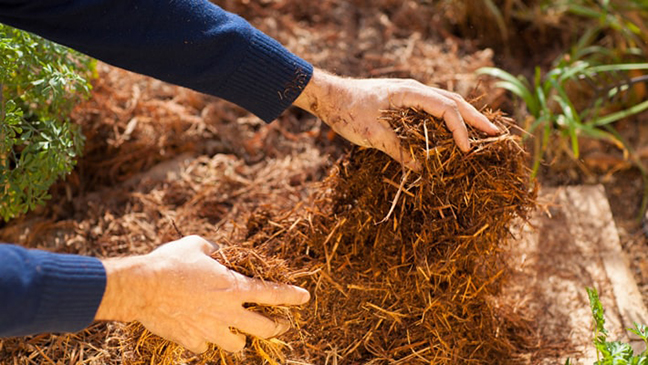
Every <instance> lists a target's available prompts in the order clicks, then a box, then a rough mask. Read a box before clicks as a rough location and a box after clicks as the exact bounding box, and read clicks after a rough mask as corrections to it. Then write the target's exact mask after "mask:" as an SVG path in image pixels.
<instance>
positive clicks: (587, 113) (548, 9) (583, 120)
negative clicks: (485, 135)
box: [479, 0, 648, 216]
mask: <svg viewBox="0 0 648 365" xmlns="http://www.w3.org/2000/svg"><path fill="white" fill-rule="evenodd" d="M532 4H535V7H536V8H535V10H533V9H532V5H528V6H527V5H524V4H522V3H518V2H515V3H513V6H512V8H511V7H509V8H506V9H509V10H507V13H506V14H505V15H506V16H504V15H501V14H500V15H499V16H498V18H502V19H509V18H514V19H520V18H525V19H527V20H529V21H531V22H533V21H535V19H537V18H538V16H539V15H538V14H554V16H555V14H559V16H558V18H559V19H562V21H560V22H556V23H557V24H560V26H561V27H565V33H567V34H571V35H572V36H573V37H574V38H573V43H572V44H571V46H570V47H569V48H568V49H566V50H565V51H564V53H562V54H561V55H560V56H559V57H558V58H557V59H556V60H555V61H554V62H553V64H552V66H551V68H549V70H546V71H544V72H543V70H542V69H541V68H540V67H539V66H537V67H536V68H535V74H534V76H533V77H531V78H529V79H527V78H525V77H524V76H518V77H515V76H513V75H511V74H510V73H508V72H506V71H504V70H501V69H497V68H483V69H481V70H479V72H481V73H483V74H488V75H491V76H494V77H496V78H498V79H499V80H500V81H499V82H498V83H497V86H499V87H502V88H504V89H506V90H509V91H510V92H512V93H513V94H514V95H515V96H516V97H518V98H519V99H520V100H521V101H522V102H523V103H524V105H525V107H526V111H527V113H528V114H527V116H528V117H525V118H524V119H525V120H526V123H525V124H526V125H525V128H526V129H527V130H528V131H529V132H531V133H533V132H536V131H537V130H538V129H541V131H540V132H539V135H541V138H539V139H537V140H536V150H535V158H534V164H533V175H534V176H535V175H536V174H537V172H538V170H539V167H540V163H541V161H542V159H543V158H544V156H545V154H546V152H547V148H548V142H549V140H550V137H551V136H553V135H556V134H557V135H560V136H562V137H564V138H568V139H569V140H570V142H571V154H572V156H573V158H574V159H578V158H579V155H580V151H579V146H578V136H579V135H587V136H589V137H593V138H599V139H606V140H608V141H611V142H613V143H614V144H615V145H616V146H618V147H619V148H620V149H622V150H623V152H624V156H626V158H628V159H629V160H630V161H631V162H632V163H634V164H635V165H636V166H637V168H638V169H639V170H640V171H641V173H642V175H643V179H644V185H645V191H644V196H643V201H642V205H641V211H640V214H639V215H640V216H643V212H644V211H645V210H646V208H647V207H648V169H646V167H645V166H644V165H643V163H642V162H641V160H640V158H639V157H638V156H637V154H636V153H635V152H634V150H633V149H632V148H631V146H630V145H629V144H628V143H627V142H626V141H625V140H624V139H623V138H622V137H621V135H620V134H619V133H618V132H617V131H616V129H615V128H614V125H613V123H614V122H616V121H618V120H620V119H623V118H627V117H630V116H632V115H635V114H638V113H641V112H644V111H645V110H647V109H648V100H645V97H646V91H645V85H639V84H642V83H646V82H648V75H646V70H648V63H640V62H642V61H644V60H645V58H646V55H647V54H648V36H647V34H648V27H647V26H646V24H647V23H648V2H646V1H644V0H630V1H609V0H561V1H536V2H532ZM538 8H539V9H541V10H542V11H541V12H539V11H537V10H538ZM533 14H535V16H533ZM539 22H542V21H539ZM644 62H645V61H644ZM587 101H590V102H587Z"/></svg>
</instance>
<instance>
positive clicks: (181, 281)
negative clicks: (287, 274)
mask: <svg viewBox="0 0 648 365" xmlns="http://www.w3.org/2000/svg"><path fill="white" fill-rule="evenodd" d="M216 249H217V247H215V245H213V244H211V243H210V242H208V241H206V240H204V239H202V238H200V237H198V236H188V237H185V238H183V239H181V240H178V241H174V242H171V243H167V244H165V245H163V246H161V247H159V248H158V249H156V250H154V251H153V252H151V253H149V254H147V255H143V256H133V257H126V258H118V259H108V260H104V261H103V263H104V266H105V267H106V272H107V275H108V282H107V285H106V291H105V294H104V297H103V299H102V302H101V305H100V306H99V310H98V311H97V314H96V316H95V319H97V320H118V321H133V320H137V321H139V322H141V323H142V324H143V325H144V327H146V328H147V329H148V330H149V331H151V332H152V333H155V334H157V335H159V336H161V337H164V338H166V339H168V340H171V341H173V342H176V343H179V344H181V345H182V346H184V347H185V348H187V349H188V350H191V351H193V352H196V353H201V352H204V351H206V350H207V348H208V343H214V344H216V345H218V346H219V347H221V348H222V349H224V350H226V351H231V352H235V351H240V350H242V349H243V348H244V347H245V335H243V334H235V333H233V332H232V331H231V330H230V327H231V328H235V329H237V330H239V331H241V332H243V333H247V334H251V335H254V336H257V337H261V338H270V337H275V336H277V335H280V334H282V333H284V332H285V331H286V330H287V329H288V328H289V324H288V323H283V322H277V321H274V320H272V319H270V318H267V317H265V316H263V315H261V314H259V313H254V312H251V311H249V310H247V309H245V308H244V307H243V304H244V303H257V304H265V305H299V304H304V303H306V302H307V301H308V300H309V299H310V294H309V293H308V291H306V290H305V289H302V288H299V287H296V286H291V285H283V284H276V283H269V282H263V281H261V280H257V279H252V278H249V277H246V276H244V275H241V274H239V273H237V272H235V271H232V270H229V269H227V268H226V267H225V266H223V265H221V264H220V263H218V262H217V261H216V260H214V259H212V258H211V257H210V256H209V255H210V254H211V253H212V252H213V251H215V250H216Z"/></svg>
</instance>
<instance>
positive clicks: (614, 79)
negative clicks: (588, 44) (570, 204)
mask: <svg viewBox="0 0 648 365" xmlns="http://www.w3.org/2000/svg"><path fill="white" fill-rule="evenodd" d="M628 70H648V63H643V64H610V65H599V66H596V65H592V64H591V63H590V62H587V61H576V62H569V61H566V60H563V61H562V62H560V63H559V64H558V65H557V66H555V67H554V68H553V69H551V70H550V71H549V72H547V73H546V74H545V75H542V72H541V70H540V68H539V67H536V70H535V77H534V78H533V81H532V82H531V81H529V80H527V79H526V78H524V77H522V76H518V77H515V76H513V75H511V74H510V73H508V72H506V71H504V70H501V69H499V68H492V67H486V68H482V69H480V70H479V71H478V72H479V73H481V74H487V75H490V76H494V77H496V78H498V79H500V81H498V82H497V83H496V86H498V87H501V88H504V89H506V90H508V91H510V92H512V93H513V94H514V95H515V96H517V97H519V98H520V99H521V100H522V101H523V102H524V103H525V105H526V109H527V111H528V113H529V114H530V115H531V116H532V117H533V122H532V123H531V124H530V126H528V128H527V131H528V132H529V133H533V132H535V130H536V129H537V128H539V127H542V128H543V132H542V143H541V147H540V150H539V151H540V152H539V153H536V158H535V161H534V166H533V171H534V174H535V173H537V170H538V167H539V165H540V161H541V158H542V155H543V154H544V152H545V150H546V148H547V143H548V141H549V137H550V136H551V135H552V132H554V131H559V132H560V133H561V134H562V135H563V136H566V137H568V138H570V140H571V145H572V151H573V154H574V157H575V158H578V157H579V154H580V152H579V147H578V135H579V134H581V133H582V134H585V135H588V136H590V137H594V138H601V139H607V140H610V141H612V142H614V143H616V144H617V145H618V146H619V147H621V148H624V143H623V141H621V140H620V139H619V137H618V135H617V134H616V133H614V132H613V131H611V130H610V129H609V128H608V126H609V125H610V124H611V123H613V122H616V121H617V120H620V119H622V118H626V117H629V116H631V115H634V114H637V113H640V112H642V111H644V110H646V109H648V101H643V102H641V103H639V104H636V105H633V106H630V107H627V108H625V109H623V110H620V111H616V112H613V113H608V114H605V115H601V114H600V112H601V110H602V108H603V107H605V106H607V105H608V104H609V103H610V102H613V101H614V100H615V97H616V96H618V95H621V94H622V93H623V92H624V91H625V90H627V89H628V88H629V87H630V86H631V85H633V84H634V83H636V80H633V79H629V80H628V79H626V78H621V77H618V76H616V74H618V73H620V74H623V73H624V72H625V71H628ZM601 80H604V81H601ZM610 80H611V81H610ZM575 83H586V84H587V85H588V86H589V87H590V88H591V90H594V91H595V95H594V96H593V97H592V102H591V103H588V104H585V105H583V106H581V107H578V106H577V100H576V99H577V98H578V97H579V96H580V97H582V95H581V94H576V93H574V92H570V90H573V88H572V89H570V88H569V86H572V87H573V85H574V84H575ZM575 94H576V95H575Z"/></svg>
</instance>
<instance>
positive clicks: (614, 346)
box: [587, 288, 648, 365]
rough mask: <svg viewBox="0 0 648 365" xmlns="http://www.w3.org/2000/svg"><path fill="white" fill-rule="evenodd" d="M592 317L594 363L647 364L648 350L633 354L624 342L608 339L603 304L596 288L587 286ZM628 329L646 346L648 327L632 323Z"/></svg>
mask: <svg viewBox="0 0 648 365" xmlns="http://www.w3.org/2000/svg"><path fill="white" fill-rule="evenodd" d="M587 295H588V296H589V302H590V308H591V309H592V317H593V318H594V346H595V347H596V362H595V363H594V364H595V365H613V364H619V365H621V364H627V365H648V350H644V351H643V352H642V353H640V354H636V355H635V354H634V350H633V349H632V347H631V346H630V344H627V343H625V342H620V341H611V342H610V341H608V340H607V336H608V332H607V330H606V329H605V316H604V314H605V313H604V310H603V305H602V304H601V301H600V300H599V295H598V292H597V291H596V289H593V288H587ZM628 331H630V332H632V333H634V334H636V335H637V336H639V337H640V338H641V339H642V340H643V341H644V343H645V344H646V346H648V328H646V326H645V325H641V324H637V323H635V324H634V328H628Z"/></svg>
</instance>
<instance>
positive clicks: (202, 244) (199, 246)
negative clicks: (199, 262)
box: [180, 235, 220, 256]
mask: <svg viewBox="0 0 648 365" xmlns="http://www.w3.org/2000/svg"><path fill="white" fill-rule="evenodd" d="M180 242H182V245H183V247H184V248H185V249H186V248H187V246H189V247H190V249H195V250H200V251H202V252H203V253H204V254H205V255H208V256H209V255H211V254H212V253H214V252H215V251H216V250H218V249H219V248H220V245H218V244H217V243H214V242H211V241H207V240H206V239H204V238H202V237H200V236H197V235H192V236H187V237H184V238H182V239H181V240H180Z"/></svg>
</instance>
